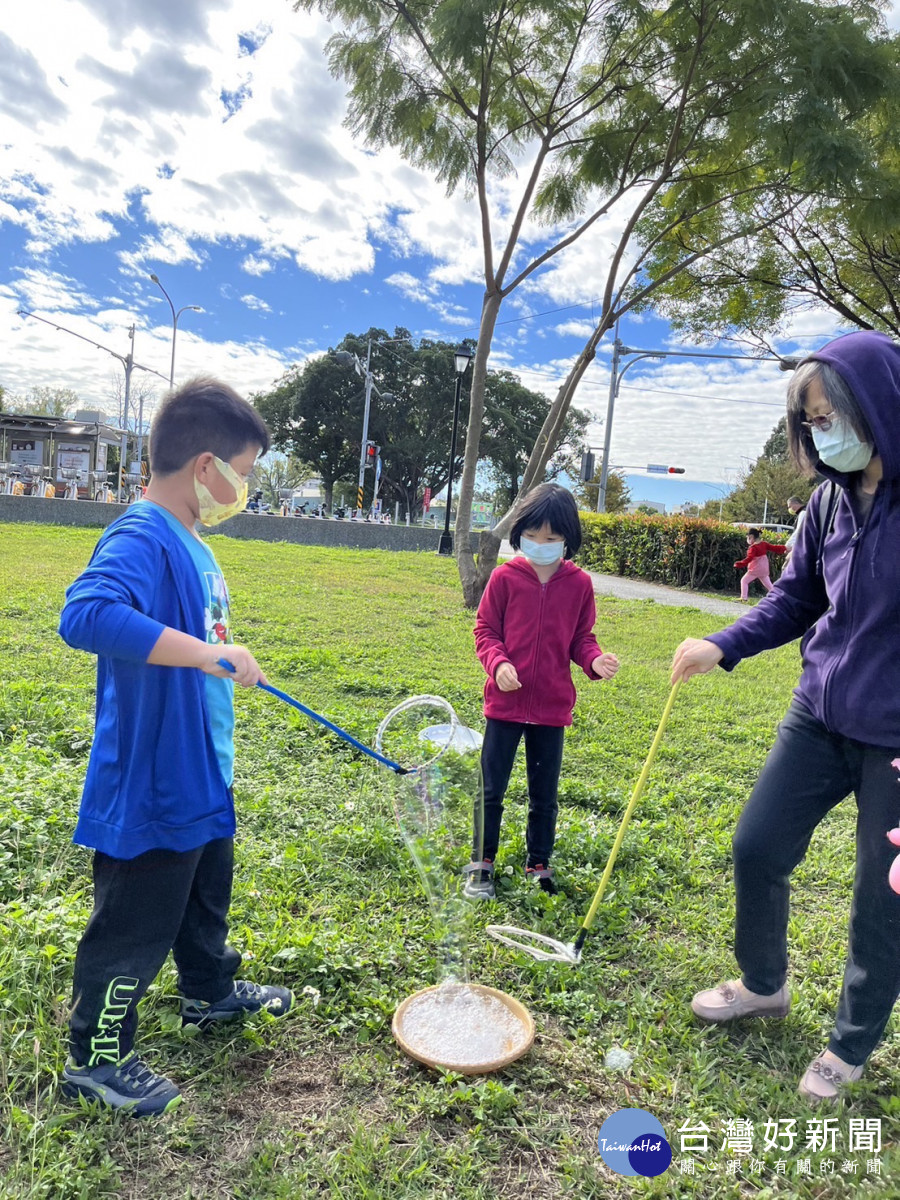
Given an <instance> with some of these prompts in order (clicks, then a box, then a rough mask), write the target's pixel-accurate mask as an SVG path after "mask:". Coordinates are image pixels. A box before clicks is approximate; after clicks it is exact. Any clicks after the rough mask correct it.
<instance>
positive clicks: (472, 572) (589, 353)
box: [456, 305, 612, 608]
mask: <svg viewBox="0 0 900 1200" xmlns="http://www.w3.org/2000/svg"><path fill="white" fill-rule="evenodd" d="M498 307H499V305H498ZM495 319H496V314H495ZM611 326H612V318H611V317H604V318H602V319H601V321H600V322H599V324H598V325H597V327H596V328H595V329H594V331H593V333H592V334H591V336H590V337H589V338H588V340H587V342H586V344H585V346H584V348H583V349H582V351H581V353H580V354H579V356H578V358H577V359H576V361H575V363H574V364H573V366H572V369H571V370H570V371H569V374H568V375H567V377H566V379H565V381H564V383H563V384H562V386H561V387H560V389H559V391H558V392H557V394H556V398H555V399H554V401H553V403H552V404H551V406H550V411H549V412H548V413H547V417H546V420H545V421H544V425H543V428H542V429H541V432H540V434H539V435H538V439H537V441H536V442H535V445H534V448H533V450H532V452H531V457H530V458H529V460H528V466H527V467H526V468H525V474H524V476H523V478H522V485H521V487H520V488H519V494H518V496H517V497H516V502H515V503H513V504H512V505H511V506H510V508H509V510H508V511H507V512H506V513H504V515H503V516H502V517H501V518H500V520H499V521H498V522H497V524H496V525H495V526H494V528H493V529H492V530H491V531H490V532H489V533H488V532H485V533H482V534H481V535H480V537H479V542H478V558H477V562H476V560H475V556H474V555H473V554H472V552H471V550H470V549H469V548H468V541H469V538H468V526H469V524H470V522H471V511H472V499H471V493H470V495H469V508H468V512H467V514H466V516H467V530H466V539H465V542H464V541H463V539H462V538H461V537H460V526H459V520H457V525H456V529H457V543H458V549H457V559H458V562H459V577H460V579H461V580H462V585H463V601H464V603H465V605H466V608H477V607H478V602H479V600H480V599H481V596H482V593H483V592H484V589H485V588H486V587H487V581H488V579H489V578H490V575H491V571H493V569H494V567H496V565H497V558H498V557H499V554H500V543H501V541H502V540H503V539H504V538H505V537H506V536H507V535H508V534H509V531H510V529H511V528H512V525H513V518H514V515H515V509H516V503H517V502H518V501H519V500H520V499H521V498H522V497H523V496H524V495H525V494H526V493H527V492H529V491H530V490H531V489H532V487H534V486H535V484H536V483H539V482H540V480H541V479H542V478H543V475H544V471H545V470H546V469H547V463H548V462H549V461H550V456H551V455H552V453H553V446H554V444H555V439H556V438H557V437H558V436H559V431H560V430H561V429H562V426H563V422H564V421H565V419H566V415H567V413H568V411H569V407H570V406H571V403H572V398H573V396H574V395H575V391H576V389H577V387H578V384H579V383H580V382H581V378H582V376H583V375H584V373H585V371H586V370H587V369H588V367H589V366H590V364H591V363H592V362H593V361H594V358H595V356H596V353H597V345H598V344H599V342H600V339H601V338H602V337H603V335H604V333H606V331H607V330H608V329H609V328H610V327H611ZM483 327H484V321H482V328H483ZM480 345H481V335H479V347H480ZM472 391H473V396H474V391H475V383H474V380H473V382H472ZM476 461H477V460H476ZM466 466H467V467H468V455H467V460H466ZM472 474H473V479H474V470H473V473H472ZM464 553H465V555H466V559H465V561H464V559H463V554H464Z"/></svg>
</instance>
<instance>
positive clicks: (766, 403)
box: [621, 383, 784, 408]
mask: <svg viewBox="0 0 900 1200" xmlns="http://www.w3.org/2000/svg"><path fill="white" fill-rule="evenodd" d="M621 390H622V391H625V392H658V393H659V394H660V395H664V396H687V397H688V398H689V399H691V400H715V401H716V402H717V403H721V404H755V405H760V406H762V407H764V408H784V404H783V403H781V404H779V403H777V402H776V401H774V400H738V399H736V398H735V397H734V396H709V395H707V394H706V393H704V392H679V391H677V390H676V389H675V388H651V387H640V386H639V385H638V384H636V383H624V384H622V385H621Z"/></svg>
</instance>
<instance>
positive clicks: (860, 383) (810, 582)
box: [707, 333, 900, 750]
mask: <svg viewBox="0 0 900 1200" xmlns="http://www.w3.org/2000/svg"><path fill="white" fill-rule="evenodd" d="M810 358H812V359H815V360H817V361H819V362H823V363H828V365H829V366H831V367H833V368H834V370H835V371H837V372H838V374H839V375H840V376H841V377H842V378H843V379H844V381H845V382H846V383H847V384H848V385H849V387H850V389H851V390H852V392H853V394H854V396H855V397H856V400H857V403H858V404H859V406H860V408H861V409H862V410H863V412H864V413H865V415H866V418H867V420H868V422H869V427H870V428H871V430H872V434H873V437H874V440H875V452H876V453H877V454H879V455H880V456H881V460H882V463H883V467H884V478H883V479H882V480H881V482H880V483H879V485H878V490H877V491H876V493H875V497H874V501H873V504H872V507H871V509H870V511H869V514H868V516H867V517H866V519H865V520H864V521H862V522H860V521H859V519H858V517H857V513H856V511H854V508H853V506H852V504H851V498H850V491H849V488H850V483H851V480H852V476H850V475H844V474H841V473H840V472H838V471H834V470H832V469H831V468H830V467H826V466H825V465H824V464H823V463H821V462H819V463H817V464H816V468H817V470H818V471H820V472H821V474H822V475H824V476H826V478H827V479H828V480H831V481H833V484H836V485H837V488H838V490H837V492H836V493H834V495H835V501H836V503H835V504H833V505H832V508H833V520H832V522H831V524H830V526H829V530H828V532H827V533H826V536H825V540H824V543H822V552H821V570H819V568H818V566H817V561H816V560H817V557H818V552H819V546H820V529H821V528H822V525H823V524H824V522H825V520H826V515H827V511H828V508H829V498H830V496H831V495H832V494H833V484H832V483H831V482H827V483H824V484H822V485H821V486H820V487H819V488H817V489H816V491H815V492H814V493H813V496H812V499H811V500H810V502H809V506H808V509H807V514H808V515H807V519H806V520H805V521H804V523H803V527H802V529H801V530H800V534H799V536H798V539H797V542H796V544H795V546H794V551H793V553H792V555H791V557H790V559H789V560H788V565H787V566H786V568H785V570H784V572H783V573H782V575H781V578H780V579H779V581H778V583H777V584H776V585H775V588H774V590H773V591H771V592H770V593H769V594H768V595H767V596H766V597H765V598H764V599H763V600H762V601H760V603H759V604H758V605H757V606H756V607H755V608H754V609H753V611H752V612H749V613H748V614H747V615H746V616H745V617H741V619H740V620H739V621H737V622H736V623H735V624H734V625H731V626H730V627H729V628H728V629H724V630H722V632H721V633H715V634H712V635H711V636H710V637H709V638H708V639H707V640H708V641H711V642H714V643H715V644H716V645H717V646H718V647H719V649H720V650H722V652H723V654H724V657H723V659H722V662H721V666H723V667H724V668H725V670H726V671H730V670H732V669H733V668H734V667H735V666H737V664H738V663H739V662H740V660H741V659H742V658H749V657H751V656H752V655H754V654H759V653H760V651H762V650H771V649H773V648H774V647H775V646H783V645H784V644H785V643H786V642H790V641H792V640H793V639H794V638H796V637H801V636H802V637H803V641H802V642H801V645H800V650H801V654H802V658H803V671H802V674H801V676H800V683H799V684H798V686H797V688H796V689H795V691H794V695H795V696H796V698H797V700H798V701H799V702H800V703H801V704H802V705H803V707H804V708H806V709H808V711H809V712H810V713H812V715H813V716H814V717H815V718H816V719H817V720H819V721H821V722H822V724H823V725H824V726H825V727H826V728H827V729H829V730H830V731H831V732H833V733H836V734H841V735H843V736H844V737H849V738H854V739H855V740H857V741H860V742H865V743H867V744H869V745H873V746H886V747H888V748H889V749H891V750H900V345H898V344H897V343H896V342H894V341H892V339H891V338H889V337H888V336H887V335H886V334H882V333H851V334H848V335H847V336H846V337H842V338H838V339H837V341H834V342H831V343H829V345H827V346H825V347H824V348H823V349H821V350H819V351H817V352H816V353H815V354H812V355H810Z"/></svg>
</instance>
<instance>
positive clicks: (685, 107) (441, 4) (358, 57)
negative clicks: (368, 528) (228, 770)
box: [297, 0, 897, 604]
mask: <svg viewBox="0 0 900 1200" xmlns="http://www.w3.org/2000/svg"><path fill="white" fill-rule="evenodd" d="M297 7H302V8H305V9H319V10H320V11H322V12H324V13H325V14H326V15H327V16H328V17H330V18H332V19H335V20H338V21H339V22H341V28H340V29H339V30H338V32H336V33H335V35H334V37H333V38H332V39H331V42H330V43H329V55H330V63H331V67H332V70H333V71H334V72H335V73H336V74H338V75H340V76H341V77H342V78H344V79H345V80H346V81H347V83H348V88H349V103H350V107H349V124H350V126H351V128H353V129H354V130H355V131H356V132H357V133H358V134H360V135H362V136H363V137H364V138H365V140H366V141H367V142H369V144H371V145H373V146H381V145H391V146H394V147H397V148H398V149H399V150H400V152H401V153H402V154H403V155H404V156H405V157H406V158H407V159H408V160H409V161H410V162H413V163H415V164H416V165H417V166H420V167H422V168H424V169H426V170H430V171H432V172H433V173H434V174H435V176H436V177H437V178H438V179H440V180H442V181H444V182H445V183H446V185H447V188H448V190H450V191H452V190H453V189H455V188H457V187H459V186H462V187H465V188H467V189H469V190H470V191H471V193H472V194H473V195H474V196H475V197H476V199H477V203H478V209H479V224H480V237H481V245H482V257H483V271H484V285H485V291H484V301H483V306H482V313H481V323H480V331H479V336H478V343H477V354H476V358H475V363H474V367H473V377H472V388H471V404H470V410H469V419H468V431H467V438H466V456H465V464H464V470H463V476H462V481H461V486H460V497H459V519H458V523H457V530H458V533H459V534H460V535H461V536H460V537H458V539H457V546H458V558H459V568H460V575H461V579H462V583H463V593H464V597H465V599H466V602H467V603H469V604H474V603H476V602H477V600H478V598H479V596H480V594H481V591H482V589H483V587H484V583H485V582H486V579H487V574H488V573H489V571H490V570H491V569H492V568H493V565H494V564H495V562H496V557H497V551H498V549H499V538H500V537H502V536H503V535H504V533H505V532H506V531H507V529H508V524H509V514H507V518H506V519H505V521H501V522H500V523H499V526H498V527H497V528H496V529H495V530H494V535H496V536H492V535H482V540H481V547H482V550H481V554H480V555H479V557H478V559H477V561H476V559H475V558H474V557H473V556H472V555H471V554H470V552H469V550H468V538H467V536H466V535H467V534H468V531H469V524H470V523H469V514H470V510H471V502H472V498H473V495H474V489H475V486H476V473H477V469H478V460H479V456H480V439H481V435H482V427H483V423H484V405H485V386H486V378H487V360H488V355H489V353H490V349H491V343H492V340H493V335H494V329H495V326H496V322H497V318H498V313H499V311H500V307H501V304H502V303H503V302H504V300H505V299H506V298H507V297H508V296H509V295H510V294H511V293H512V292H513V291H514V290H515V289H516V288H517V287H519V286H520V285H521V284H522V283H524V282H525V281H526V280H528V279H531V278H532V277H533V276H534V274H535V273H536V272H538V271H540V270H541V269H542V268H544V267H546V265H547V264H548V263H550V262H551V261H552V260H553V259H554V258H555V257H556V256H557V255H558V254H559V253H561V252H562V251H563V250H564V249H566V248H567V247H569V246H571V245H572V244H573V243H574V242H575V241H576V240H577V239H578V238H579V237H581V236H582V235H583V234H584V233H585V232H586V231H587V230H589V229H590V228H592V227H593V226H594V225H595V224H596V223H597V222H598V221H599V220H600V219H601V218H603V217H607V216H610V215H611V214H612V213H613V212H615V215H616V228H617V229H618V230H619V232H618V234H617V235H616V238H615V239H614V244H613V246H612V249H611V250H610V252H609V257H608V261H607V264H606V268H605V271H604V272H603V273H602V274H601V276H600V279H599V290H600V295H601V311H602V316H601V319H600V320H599V322H598V323H597V325H596V327H595V329H594V331H593V333H592V334H591V336H590V338H589V339H588V341H587V343H586V344H585V346H584V348H583V350H582V351H581V353H580V354H579V355H578V357H577V358H576V360H575V362H574V364H573V365H572V367H571V370H570V372H569V374H568V377H567V379H566V381H565V382H564V383H563V385H562V386H561V388H560V389H559V391H558V393H557V396H556V397H555V399H554V401H553V403H552V404H551V405H550V406H549V408H548V413H547V416H546V418H545V420H544V423H543V426H542V429H541V431H540V432H539V434H538V436H537V437H536V439H535V442H534V445H533V447H532V451H531V454H530V457H529V461H528V464H527V467H526V470H525V472H524V474H523V477H522V480H521V484H520V490H527V489H528V488H530V487H531V486H533V485H534V484H535V483H537V482H539V481H540V479H541V478H543V475H544V471H545V468H546V464H547V462H548V461H549V458H550V457H551V455H552V453H553V448H554V447H555V445H556V444H557V443H558V441H559V434H560V431H561V430H562V427H563V423H564V421H565V418H566V415H567V412H568V409H569V406H570V404H571V402H572V398H573V396H574V393H575V389H576V388H577V385H578V383H579V382H580V380H581V378H582V376H583V374H584V372H585V370H586V369H587V367H588V366H589V365H590V363H591V361H592V360H593V358H594V357H595V354H596V349H597V346H598V344H599V342H600V340H601V338H602V337H603V336H604V334H605V333H606V332H607V331H608V330H610V329H612V328H613V327H614V325H615V322H616V320H618V318H619V317H620V316H621V315H623V314H624V313H625V312H627V311H629V310H631V309H634V308H638V307H640V306H642V305H647V304H649V303H650V302H651V299H652V297H653V295H654V293H655V292H656V290H657V289H659V288H661V287H664V286H665V285H666V284H668V283H669V282H670V281H671V280H673V279H675V278H677V277H678V275H679V274H680V273H681V272H683V271H685V270H687V269H688V268H690V267H691V266H693V264H695V263H696V262H698V261H700V260H701V259H703V258H704V257H705V256H707V255H709V254H710V253H711V252H713V251H715V250H717V249H719V248H721V247H724V246H727V245H729V244H731V243H736V242H738V241H739V240H740V239H742V238H746V237H748V236H750V235H752V234H753V233H754V232H756V231H758V230H760V229H764V228H766V227H768V226H769V225H771V224H772V222H773V221H775V220H776V219H777V218H778V217H779V216H781V215H783V214H786V213H788V212H790V211H791V210H792V209H793V208H794V207H795V206H796V204H797V202H798V195H801V194H812V193H817V192H819V191H822V190H823V189H827V190H829V192H830V194H832V195H839V194H840V193H841V189H842V188H843V186H844V184H845V182H847V181H850V182H851V183H852V185H853V186H854V187H857V188H858V186H859V182H860V179H863V178H865V176H866V174H867V172H868V169H869V168H868V161H869V147H868V144H867V142H866V139H865V138H864V137H863V136H861V132H860V125H859V122H860V121H861V119H862V118H863V117H864V116H865V115H866V114H867V113H868V112H869V111H870V110H871V109H872V107H873V106H874V105H876V104H877V103H878V101H879V100H880V98H881V97H882V96H883V95H884V94H885V92H886V91H887V90H889V89H890V88H891V87H894V86H895V84H896V78H897V71H896V62H895V56H894V54H893V51H892V48H891V46H890V44H889V42H888V40H887V39H886V38H885V37H884V35H883V30H882V29H881V26H880V25H879V24H878V18H877V13H876V10H875V9H874V8H872V7H869V6H867V5H864V4H840V3H833V4H828V5H822V4H818V3H813V2H811V0H778V2H777V3H776V2H775V0H743V2H741V3H735V2H734V0H699V2H696V0H695V2H693V3H692V2H690V0H682V2H677V3H672V4H669V5H666V6H658V5H652V4H649V3H645V2H643V0H494V2H493V3H491V4H485V3H484V2H483V0H452V2H450V0H416V3H413V4H411V3H409V0H298V4H297ZM513 176H516V182H515V183H513V184H510V182H509V181H510V178H511V177H513ZM500 181H503V186H504V188H505V189H506V193H505V194H506V195H507V196H508V197H509V199H508V200H506V201H501V197H500V193H499V191H498V190H497V184H498V183H499V182H500ZM535 220H536V221H538V222H543V223H544V225H545V227H546V231H547V232H546V238H545V239H544V240H543V241H541V240H540V239H536V238H535V237H534V235H533V234H531V235H530V236H529V240H528V241H527V243H526V242H525V241H524V239H523V230H524V229H525V228H526V223H527V222H531V221H535Z"/></svg>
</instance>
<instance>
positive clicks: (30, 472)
mask: <svg viewBox="0 0 900 1200" xmlns="http://www.w3.org/2000/svg"><path fill="white" fill-rule="evenodd" d="M25 473H26V475H27V476H28V478H27V480H26V482H25V487H26V491H25V495H26V496H40V498H41V499H42V500H52V499H54V498H55V496H56V488H55V487H54V485H53V480H52V479H51V478H50V476H49V475H48V474H47V473H46V469H45V468H44V467H43V466H33V465H31V464H29V465H28V466H26V467H25Z"/></svg>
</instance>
